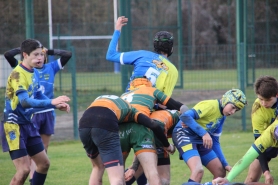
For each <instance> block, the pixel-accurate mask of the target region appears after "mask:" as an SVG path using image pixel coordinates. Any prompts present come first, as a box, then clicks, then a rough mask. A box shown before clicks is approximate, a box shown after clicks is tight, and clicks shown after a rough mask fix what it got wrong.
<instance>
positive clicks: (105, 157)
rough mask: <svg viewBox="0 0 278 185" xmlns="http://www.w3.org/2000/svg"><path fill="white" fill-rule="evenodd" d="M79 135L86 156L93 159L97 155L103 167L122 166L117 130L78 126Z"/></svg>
mask: <svg viewBox="0 0 278 185" xmlns="http://www.w3.org/2000/svg"><path fill="white" fill-rule="evenodd" d="M79 137H80V139H81V142H82V143H83V147H84V149H85V151H86V153H87V156H88V157H90V158H91V159H94V158H96V157H97V156H98V154H99V155H100V157H101V160H102V162H103V164H104V166H105V168H109V167H112V166H118V165H119V164H120V165H121V166H123V156H122V150H121V144H120V137H119V133H118V132H111V131H108V130H105V129H102V128H79Z"/></svg>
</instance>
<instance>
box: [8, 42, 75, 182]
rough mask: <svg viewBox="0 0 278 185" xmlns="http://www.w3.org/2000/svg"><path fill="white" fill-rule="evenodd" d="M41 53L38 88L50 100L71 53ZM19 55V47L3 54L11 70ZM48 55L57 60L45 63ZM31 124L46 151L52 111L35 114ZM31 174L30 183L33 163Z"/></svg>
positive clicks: (51, 129) (53, 121) (52, 125)
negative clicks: (56, 57)
mask: <svg viewBox="0 0 278 185" xmlns="http://www.w3.org/2000/svg"><path fill="white" fill-rule="evenodd" d="M43 52H44V54H45V60H44V61H45V62H43V63H40V65H39V66H38V67H36V69H37V70H38V73H39V80H40V86H41V89H42V93H43V94H44V95H46V96H47V97H48V98H50V99H52V98H53V97H54V80H55V75H56V74H57V72H59V71H60V70H61V69H63V67H64V66H65V65H66V64H67V62H68V61H69V59H70V58H71V52H70V51H66V50H60V49H48V50H47V49H46V48H43ZM17 54H20V47H19V48H14V49H12V50H9V51H7V52H5V53H4V56H5V58H6V59H7V61H8V62H9V64H10V66H11V67H12V68H15V67H16V66H17V65H18V64H19V63H20V62H21V61H18V60H17V59H16V58H15V56H16V55H17ZM48 55H51V56H53V55H56V56H59V57H60V58H59V59H56V60H54V61H50V62H48V63H47V56H48ZM32 122H33V123H34V124H36V127H37V129H38V130H39V133H40V135H41V138H42V141H43V144H44V148H45V150H46V151H47V149H48V146H49V143H50V138H51V135H52V134H54V126H55V111H54V109H52V108H51V109H46V110H42V111H38V112H35V113H34V115H33V117H32ZM31 164H32V165H31V172H30V180H29V181H30V182H31V181H32V177H33V173H34V171H35V168H36V166H35V163H34V162H33V161H32V163H31Z"/></svg>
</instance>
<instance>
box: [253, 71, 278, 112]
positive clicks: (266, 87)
mask: <svg viewBox="0 0 278 185" xmlns="http://www.w3.org/2000/svg"><path fill="white" fill-rule="evenodd" d="M254 91H255V93H256V95H257V97H258V98H259V99H260V103H261V105H262V106H264V107H266V108H270V107H272V106H273V105H274V104H275V103H276V101H277V97H278V82H277V80H276V79H275V78H273V77H272V76H261V77H259V78H258V79H257V80H256V82H255V84H254Z"/></svg>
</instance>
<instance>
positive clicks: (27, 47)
mask: <svg viewBox="0 0 278 185" xmlns="http://www.w3.org/2000/svg"><path fill="white" fill-rule="evenodd" d="M37 48H42V49H43V45H42V44H41V43H40V41H38V40H35V39H27V40H25V41H23V42H22V43H21V46H20V50H21V55H22V57H23V52H24V53H27V54H28V55H30V53H31V52H32V51H34V50H36V49H37Z"/></svg>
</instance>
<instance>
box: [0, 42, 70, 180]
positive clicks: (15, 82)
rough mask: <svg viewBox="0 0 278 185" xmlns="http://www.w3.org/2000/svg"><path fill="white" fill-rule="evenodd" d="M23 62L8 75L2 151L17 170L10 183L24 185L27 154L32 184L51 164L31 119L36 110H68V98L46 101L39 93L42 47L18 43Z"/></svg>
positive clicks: (28, 43)
mask: <svg viewBox="0 0 278 185" xmlns="http://www.w3.org/2000/svg"><path fill="white" fill-rule="evenodd" d="M21 55H22V58H23V60H22V62H21V63H20V64H19V65H17V66H16V67H15V68H14V69H13V71H12V72H11V74H10V76H9V78H8V80H7V85H6V94H5V109H4V123H3V125H2V127H3V130H4V134H3V135H2V148H3V151H4V152H7V151H9V153H10V156H11V159H12V160H13V163H14V165H15V167H16V174H15V175H14V177H13V178H12V180H11V182H10V184H24V182H25V180H26V178H27V177H28V174H29V172H30V160H29V157H28V155H29V156H30V157H31V158H32V160H34V162H35V163H36V166H37V169H36V171H35V172H34V175H33V179H32V184H43V183H44V181H45V178H46V175H47V171H48V168H49V165H50V162H49V159H48V157H47V155H46V152H45V150H44V145H43V143H42V139H41V137H40V134H39V132H38V130H37V129H36V125H35V124H33V123H32V121H31V116H32V115H33V114H34V113H35V112H38V111H43V110H45V109H53V108H58V109H60V110H63V111H67V112H68V111H69V105H68V104H67V103H66V102H68V101H69V100H70V99H69V98H68V97H67V96H59V97H58V98H55V99H49V98H48V97H46V96H45V95H43V94H42V88H41V86H40V80H39V72H38V70H36V69H35V68H37V67H40V66H42V64H43V63H44V57H45V56H44V53H43V46H42V44H41V43H40V42H39V41H37V40H34V39H27V40H25V41H23V42H22V44H21Z"/></svg>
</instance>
